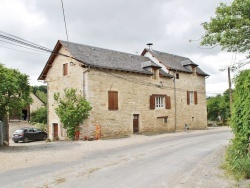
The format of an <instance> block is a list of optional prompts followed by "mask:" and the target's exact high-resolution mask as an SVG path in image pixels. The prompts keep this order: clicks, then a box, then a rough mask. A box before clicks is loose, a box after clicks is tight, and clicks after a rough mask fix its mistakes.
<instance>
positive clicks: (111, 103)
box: [108, 91, 118, 110]
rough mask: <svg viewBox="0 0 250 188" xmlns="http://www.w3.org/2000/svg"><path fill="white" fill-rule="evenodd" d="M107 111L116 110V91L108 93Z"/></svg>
mask: <svg viewBox="0 0 250 188" xmlns="http://www.w3.org/2000/svg"><path fill="white" fill-rule="evenodd" d="M108 109H109V110H118V91H108Z"/></svg>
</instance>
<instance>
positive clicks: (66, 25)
mask: <svg viewBox="0 0 250 188" xmlns="http://www.w3.org/2000/svg"><path fill="white" fill-rule="evenodd" d="M61 3H62V10H63V19H64V26H65V31H66V36H67V41H68V42H69V37H68V31H67V24H66V19H65V13H64V8H63V0H61Z"/></svg>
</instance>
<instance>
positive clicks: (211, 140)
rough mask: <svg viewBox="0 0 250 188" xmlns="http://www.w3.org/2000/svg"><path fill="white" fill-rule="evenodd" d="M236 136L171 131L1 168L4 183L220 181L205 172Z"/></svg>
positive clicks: (93, 187)
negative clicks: (76, 154) (73, 155)
mask: <svg viewBox="0 0 250 188" xmlns="http://www.w3.org/2000/svg"><path fill="white" fill-rule="evenodd" d="M231 137H232V133H231V132H230V130H229V129H218V130H213V131H199V132H198V133H194V132H192V133H191V132H190V133H185V134H176V135H174V134H172V135H171V136H168V134H166V136H163V137H160V138H157V139H154V140H151V141H146V142H143V143H136V144H133V143H132V144H128V145H125V146H120V147H116V148H111V149H106V150H95V151H91V152H88V153H84V154H82V156H81V157H80V158H78V159H77V160H71V161H70V160H65V161H63V160H62V161H60V162H53V163H46V164H44V165H38V166H35V167H27V168H20V169H16V170H5V171H3V172H0V187H88V188H96V187H102V188H105V187H109V188H113V187H114V188H117V187H119V188H123V187H129V188H130V187H139V188H140V187H142V188H145V187H150V188H151V187H221V186H220V184H219V183H218V184H217V185H212V184H211V185H210V184H209V185H208V184H206V181H202V178H204V176H205V175H206V176H207V174H206V169H207V168H208V167H209V165H210V164H212V161H213V160H214V158H215V157H216V155H217V153H218V151H219V150H221V149H222V148H224V147H225V146H226V145H228V143H229V139H230V138H231ZM127 139H129V138H127ZM60 144H62V145H63V144H64V142H61V143H60ZM68 152H70V148H68ZM17 157H18V156H17ZM63 157H64V156H63V155H62V158H63ZM214 168H217V167H214ZM210 169H211V167H210ZM204 174H205V175H204ZM208 175H209V174H208ZM211 182H213V181H211ZM211 182H210V183H211ZM215 183H216V182H215Z"/></svg>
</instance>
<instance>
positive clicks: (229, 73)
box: [227, 67, 233, 115]
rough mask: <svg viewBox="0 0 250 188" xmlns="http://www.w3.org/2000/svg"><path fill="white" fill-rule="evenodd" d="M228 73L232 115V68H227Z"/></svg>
mask: <svg viewBox="0 0 250 188" xmlns="http://www.w3.org/2000/svg"><path fill="white" fill-rule="evenodd" d="M227 74H228V85H229V100H230V114H231V115H232V106H233V96H232V83H231V68H230V67H228V68H227Z"/></svg>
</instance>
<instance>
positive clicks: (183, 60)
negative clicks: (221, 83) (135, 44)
mask: <svg viewBox="0 0 250 188" xmlns="http://www.w3.org/2000/svg"><path fill="white" fill-rule="evenodd" d="M146 52H149V53H151V54H152V55H153V56H154V57H155V58H157V59H158V60H159V61H160V62H161V63H162V64H163V65H165V66H166V67H167V68H168V69H170V70H177V71H182V72H186V73H192V70H190V69H189V68H188V67H187V66H188V65H193V66H196V72H197V73H198V74H200V75H203V76H209V75H208V74H207V73H205V72H204V71H202V70H201V69H200V68H199V67H198V65H197V64H195V63H194V62H192V61H191V60H190V59H189V58H187V57H182V56H178V55H174V54H169V53H165V52H160V51H156V50H149V49H145V50H144V51H143V52H142V55H144V54H145V53H146Z"/></svg>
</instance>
